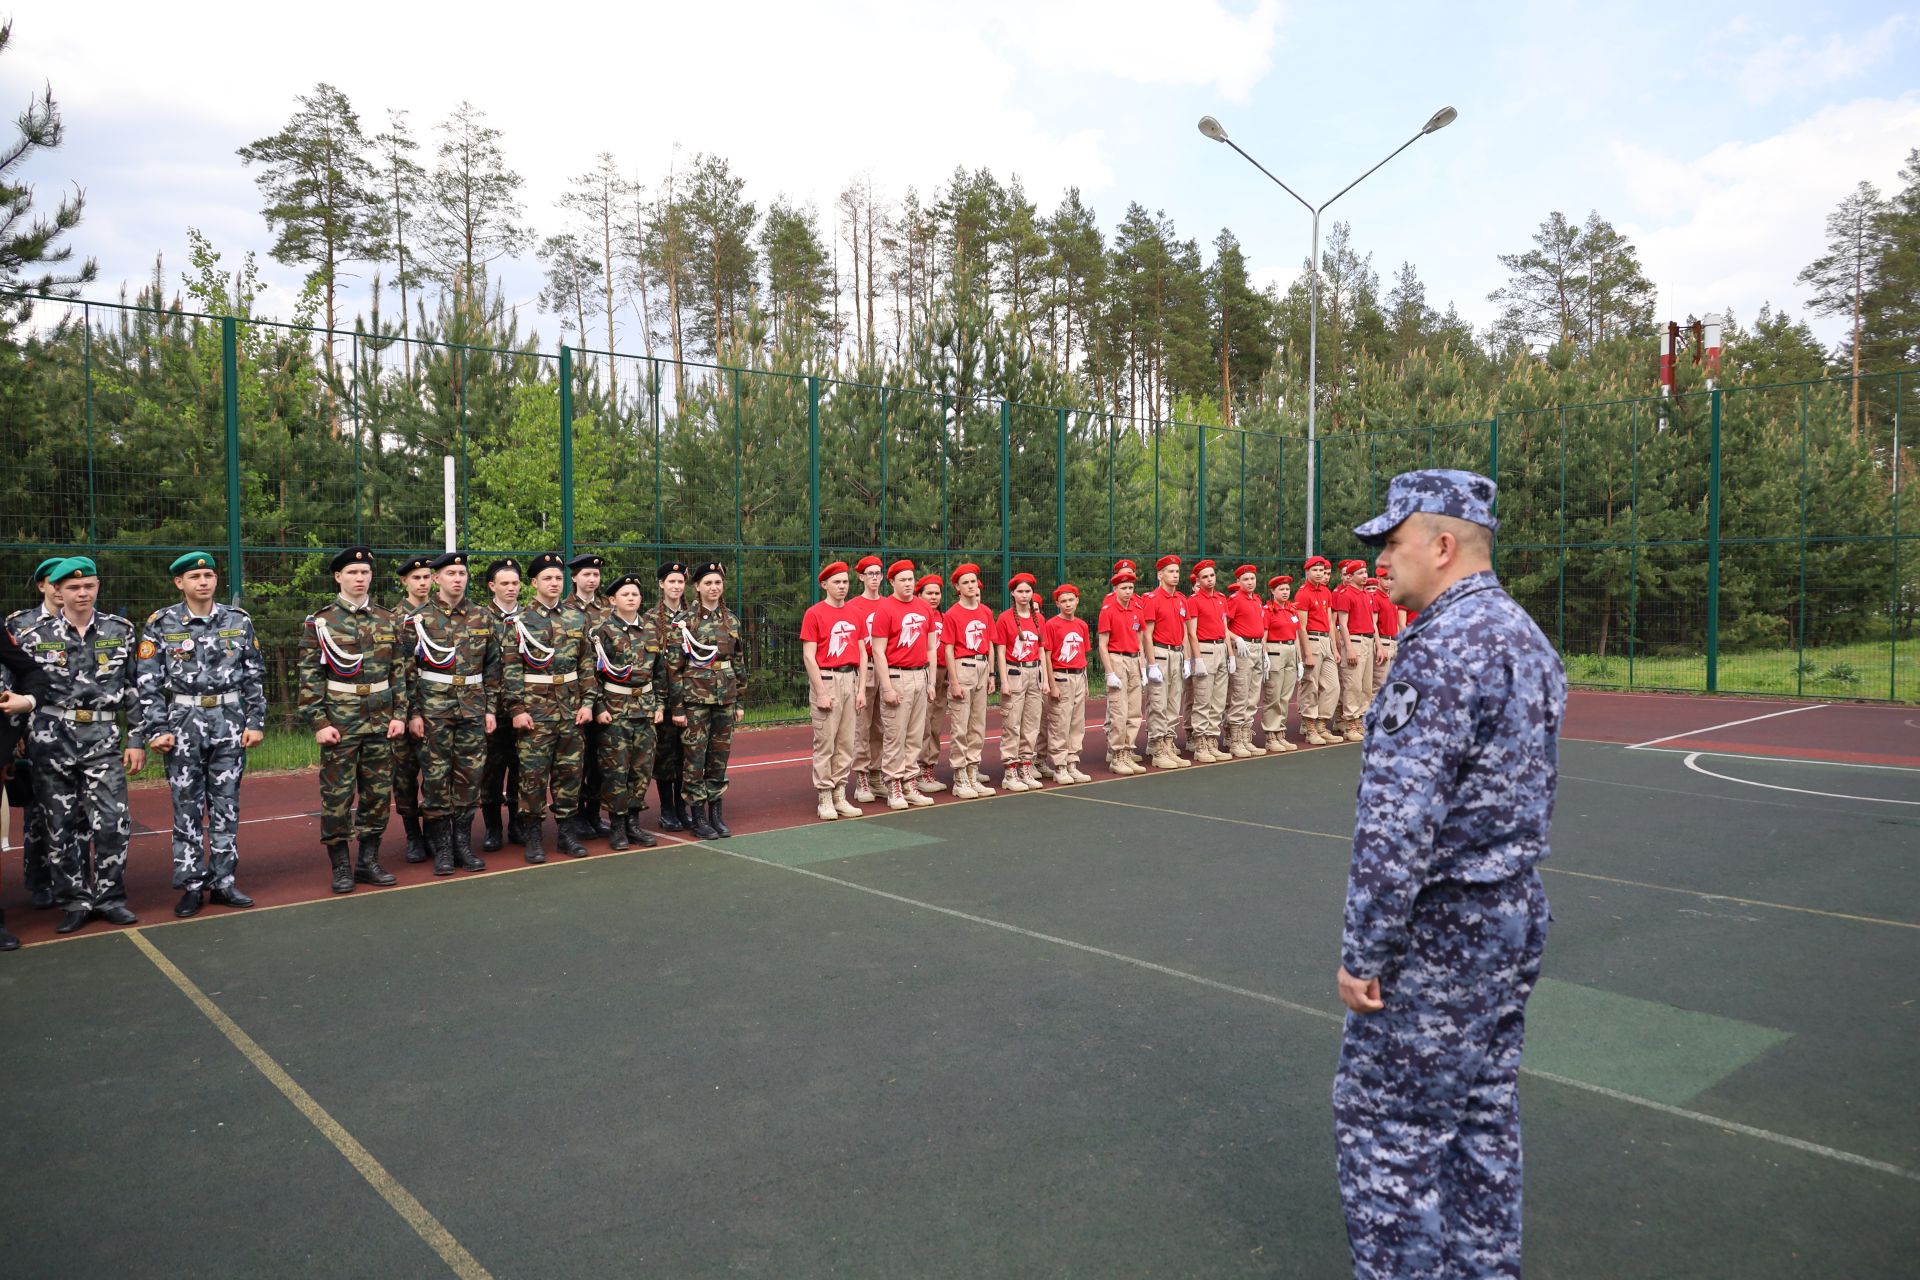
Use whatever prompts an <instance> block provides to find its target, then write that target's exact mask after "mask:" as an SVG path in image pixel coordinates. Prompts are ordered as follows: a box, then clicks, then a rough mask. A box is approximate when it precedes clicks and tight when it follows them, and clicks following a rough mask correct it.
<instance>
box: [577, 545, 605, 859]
mask: <svg viewBox="0 0 1920 1280" xmlns="http://www.w3.org/2000/svg"><path fill="white" fill-rule="evenodd" d="M606 568H607V562H606V561H605V560H603V559H602V558H600V557H599V556H596V555H594V554H593V553H592V552H583V553H582V554H580V555H577V556H575V557H574V558H573V559H571V560H569V561H567V572H568V573H569V574H571V575H572V578H573V594H572V595H570V596H568V597H567V603H568V604H570V605H572V606H573V607H574V608H576V609H578V610H579V611H580V612H581V613H583V614H585V615H586V619H587V627H588V629H589V630H591V629H592V628H593V627H595V626H598V625H599V624H600V623H602V622H605V621H606V620H607V617H608V615H610V614H611V613H612V612H613V606H612V605H611V604H609V603H608V602H607V597H606V595H605V593H603V592H602V591H601V590H600V579H601V577H602V575H604V574H605V572H606ZM583 732H584V733H585V734H586V758H585V762H584V765H583V768H584V769H585V772H584V773H583V774H582V776H581V781H580V812H579V816H578V821H577V822H576V824H575V825H576V826H577V827H578V829H579V832H580V834H581V835H582V836H583V837H584V836H590V835H591V836H611V835H612V834H613V824H612V823H610V822H608V821H606V820H605V819H603V818H602V817H601V816H600V806H601V803H602V801H603V799H604V795H603V793H604V792H605V790H606V787H605V784H604V782H603V781H602V780H601V776H600V723H599V721H598V720H589V721H587V725H586V728H585V730H584V731H583Z"/></svg>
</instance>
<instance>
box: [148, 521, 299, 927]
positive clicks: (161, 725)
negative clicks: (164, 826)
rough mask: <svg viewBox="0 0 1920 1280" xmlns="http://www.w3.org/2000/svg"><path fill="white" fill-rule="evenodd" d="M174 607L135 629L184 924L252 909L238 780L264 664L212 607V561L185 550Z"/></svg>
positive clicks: (244, 627) (252, 736)
mask: <svg viewBox="0 0 1920 1280" xmlns="http://www.w3.org/2000/svg"><path fill="white" fill-rule="evenodd" d="M167 568H168V570H169V571H170V572H171V573H172V574H173V586H174V590H176V591H178V592H180V595H181V600H180V603H179V604H170V605H168V606H167V607H166V608H164V609H157V610H155V611H154V612H153V613H151V614H149V615H148V617H147V622H146V626H145V627H144V628H143V629H142V630H141V634H140V649H139V654H138V663H139V677H138V680H139V688H140V701H141V703H142V712H141V720H142V721H143V722H144V723H145V725H146V727H147V746H148V747H149V748H150V749H151V750H154V751H158V752H160V753H161V756H162V757H163V758H164V760H165V763H166V771H167V789H168V790H169V791H170V792H172V794H173V887H174V888H176V889H178V890H180V901H179V904H178V905H176V906H175V907H174V909H173V914H174V915H176V916H180V917H181V918H183V919H184V918H185V917H187V916H190V915H193V914H195V913H196V912H198V911H199V910H200V908H201V907H202V906H204V905H205V904H206V900H207V895H208V894H209V893H211V894H212V895H213V900H214V901H215V902H219V903H224V904H225V905H227V906H229V907H250V906H252V905H253V899H252V898H250V897H248V896H247V895H246V894H244V893H242V892H241V891H240V888H239V886H238V885H236V884H235V883H234V873H235V871H236V869H237V868H238V866H239V861H240V851H239V848H238V846H237V843H236V841H237V838H238V836H239V830H240V826H239V824H240V779H241V777H242V776H243V775H244V774H245V773H246V771H247V752H248V751H250V750H252V749H253V748H254V747H257V746H259V745H260V744H261V743H262V742H263V741H265V740H266V736H267V686H266V680H267V664H266V660H265V659H264V658H262V657H261V656H260V639H259V637H258V636H256V635H255V634H254V631H253V619H252V618H250V617H248V616H247V613H246V611H245V610H244V609H238V608H235V607H234V606H232V605H227V604H221V603H220V602H219V601H218V600H215V599H214V598H213V593H214V591H215V590H216V589H217V588H218V587H219V585H220V575H219V574H218V573H217V572H216V571H215V569H214V567H213V557H212V556H211V555H209V554H207V553H206V552H204V551H189V552H187V553H186V554H185V555H183V556H180V557H179V558H178V559H176V560H175V561H174V562H173V563H172V564H171V565H168V566H167Z"/></svg>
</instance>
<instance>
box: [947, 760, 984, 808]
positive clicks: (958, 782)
mask: <svg viewBox="0 0 1920 1280" xmlns="http://www.w3.org/2000/svg"><path fill="white" fill-rule="evenodd" d="M979 794H980V793H979V792H978V791H975V790H974V789H973V779H972V778H970V777H968V776H967V771H966V769H965V768H963V767H961V766H959V765H955V766H954V769H953V798H954V799H956V800H972V799H974V798H976V797H977V796H979Z"/></svg>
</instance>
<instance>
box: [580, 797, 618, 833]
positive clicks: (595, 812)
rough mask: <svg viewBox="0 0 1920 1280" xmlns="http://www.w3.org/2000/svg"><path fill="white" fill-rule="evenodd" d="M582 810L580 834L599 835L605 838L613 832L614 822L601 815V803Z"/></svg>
mask: <svg viewBox="0 0 1920 1280" xmlns="http://www.w3.org/2000/svg"><path fill="white" fill-rule="evenodd" d="M581 812H582V820H581V823H580V834H581V835H582V836H597V837H599V838H600V839H602V840H605V839H606V838H607V837H608V836H611V835H612V834H613V823H611V822H609V821H608V820H607V819H606V818H604V817H602V816H601V814H600V806H599V805H597V804H596V805H595V806H593V808H591V809H585V810H582V811H581Z"/></svg>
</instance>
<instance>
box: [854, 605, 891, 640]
mask: <svg viewBox="0 0 1920 1280" xmlns="http://www.w3.org/2000/svg"><path fill="white" fill-rule="evenodd" d="M890 599H892V597H891V596H881V597H880V598H879V599H877V600H869V599H867V598H866V597H865V596H848V597H847V612H849V613H852V614H855V615H857V616H858V617H859V618H860V622H861V626H862V627H864V628H865V632H864V634H865V637H866V640H867V641H868V642H869V643H868V645H867V647H868V648H869V649H871V648H872V647H873V646H872V644H871V643H870V642H871V641H872V640H873V626H874V623H876V622H878V621H879V620H880V606H881V605H883V604H885V603H886V602H887V601H888V600H890Z"/></svg>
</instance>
